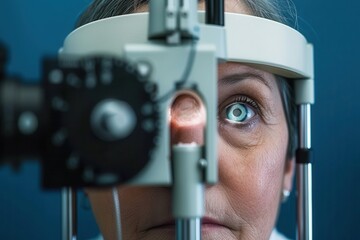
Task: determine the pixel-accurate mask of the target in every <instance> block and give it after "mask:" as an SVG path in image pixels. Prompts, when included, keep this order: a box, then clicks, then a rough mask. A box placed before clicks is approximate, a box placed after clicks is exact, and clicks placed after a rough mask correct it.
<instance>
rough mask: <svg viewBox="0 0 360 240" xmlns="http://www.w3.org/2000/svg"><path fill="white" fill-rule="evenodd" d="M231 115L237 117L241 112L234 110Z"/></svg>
mask: <svg viewBox="0 0 360 240" xmlns="http://www.w3.org/2000/svg"><path fill="white" fill-rule="evenodd" d="M233 114H234V116H235V117H239V116H240V115H241V110H240V109H238V108H237V109H234V111H233Z"/></svg>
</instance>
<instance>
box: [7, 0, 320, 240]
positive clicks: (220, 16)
mask: <svg viewBox="0 0 360 240" xmlns="http://www.w3.org/2000/svg"><path fill="white" fill-rule="evenodd" d="M197 7H198V5H197V1H192V0H182V1H180V0H152V1H150V4H149V13H134V14H129V15H123V16H115V17H110V18H105V19H101V20H98V21H95V22H92V23H88V24H86V25H84V26H81V27H80V28H78V29H76V30H74V31H73V32H72V33H70V34H69V35H68V37H67V38H66V39H65V41H64V44H63V46H62V48H61V49H60V50H59V55H58V57H56V58H53V59H51V58H47V59H45V60H44V63H43V75H42V79H41V81H40V83H39V84H25V83H21V82H19V81H15V80H11V79H9V78H8V77H7V76H6V74H5V72H4V71H1V72H0V77H1V82H0V112H1V114H0V127H1V130H0V141H1V147H0V164H10V165H13V166H18V165H19V164H21V162H22V161H24V160H26V159H29V158H31V159H39V162H40V165H41V168H42V176H41V178H42V184H43V188H44V189H45V190H46V189H61V190H62V212H63V216H62V225H63V226H62V227H63V236H62V239H63V240H74V239H77V236H76V235H77V234H76V228H77V223H76V221H77V220H76V194H75V193H76V189H78V188H80V187H97V188H102V187H111V186H115V185H120V184H124V185H136V186H166V187H171V191H172V203H171V206H172V215H173V217H174V219H175V220H176V222H175V223H176V225H175V226H176V239H177V240H200V239H201V219H202V217H203V215H204V191H205V187H206V186H207V185H213V184H216V183H217V181H218V166H217V157H218V152H217V141H216V139H217V134H218V132H217V114H218V110H217V107H218V103H217V94H218V93H217V81H218V79H217V76H218V75H217V66H218V63H222V62H238V63H243V64H246V65H249V66H252V67H254V68H257V69H261V70H264V71H267V72H270V73H272V74H275V75H278V76H281V77H284V78H286V79H287V80H288V81H291V82H292V84H293V86H294V91H295V101H296V104H297V106H298V110H297V114H298V122H299V124H298V133H299V139H298V143H299V144H298V149H297V151H296V177H297V178H296V182H297V186H296V192H297V195H296V197H297V239H299V240H311V239H312V169H311V166H312V158H311V126H310V123H311V116H310V112H311V105H312V104H313V103H314V68H313V47H312V45H311V44H309V43H308V42H307V40H306V39H305V38H304V37H303V36H302V35H301V34H300V33H299V32H297V31H296V30H294V29H292V28H290V27H288V26H286V25H284V24H281V23H278V22H275V21H271V20H268V19H264V18H260V17H255V16H250V15H243V14H235V13H225V12H224V1H221V0H213V1H209V0H208V1H206V9H205V11H198V10H197ZM264 36H266V37H264ZM1 64H2V65H4V64H5V63H4V62H2V63H1ZM1 67H2V66H1ZM183 92H191V93H192V94H194V95H196V96H197V97H198V98H199V99H201V102H202V103H203V104H204V107H205V110H206V124H205V127H204V133H203V136H204V143H203V144H202V145H199V144H196V143H191V144H184V143H176V144H175V143H174V144H171V139H170V134H171V133H170V126H169V125H170V124H169V121H170V119H169V118H170V116H169V109H170V108H171V104H172V103H173V101H174V99H175V98H176V97H177V96H179V94H181V93H183ZM113 201H114V203H113V204H114V206H115V209H116V214H115V218H116V219H115V221H116V224H117V236H118V239H122V233H121V221H120V216H121V210H120V203H119V199H118V194H117V189H116V188H115V187H114V188H113Z"/></svg>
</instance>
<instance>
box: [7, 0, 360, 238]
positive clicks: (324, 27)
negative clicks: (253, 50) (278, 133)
mask: <svg viewBox="0 0 360 240" xmlns="http://www.w3.org/2000/svg"><path fill="white" fill-rule="evenodd" d="M89 2H90V1H89V0H77V1H71V0H62V1H48V0H33V1H22V0H11V1H10V0H0V40H1V41H3V42H5V43H6V45H7V46H8V48H9V50H10V60H9V64H8V67H7V72H8V74H10V75H13V74H17V75H20V76H21V77H22V78H25V79H27V80H28V81H36V79H39V77H40V62H41V57H42V56H44V55H54V54H56V51H57V49H58V48H59V47H60V46H61V45H62V41H63V39H64V38H65V36H66V35H67V34H68V33H69V32H70V31H71V30H72V29H73V25H74V23H75V19H76V18H77V16H78V15H79V13H80V12H81V11H82V10H83V9H84V8H85V7H86V5H87V4H88V3H89ZM294 2H295V5H296V6H297V9H298V15H299V26H300V27H299V29H300V31H301V32H302V33H303V34H304V35H305V36H306V37H307V38H308V40H309V41H310V42H312V43H313V44H314V45H315V64H316V67H315V73H316V104H315V106H314V107H313V118H312V123H313V126H312V127H313V131H312V136H313V141H312V144H313V147H314V149H315V163H314V165H313V182H314V184H313V195H314V203H313V204H314V239H316V240H317V239H359V237H358V235H359V234H358V232H357V231H358V230H359V229H360V207H359V203H360V185H359V183H360V174H359V173H358V172H359V171H360V146H358V144H359V142H360V141H359V138H360V127H359V123H360V101H359V100H358V98H359V90H358V89H360V72H359V70H360V67H359V65H360V60H359V56H360V47H359V45H360V16H359V10H360V3H359V2H358V1H350V0H344V1H341V2H338V1H337V2H335V1H325V0H318V1H312V0H301V1H300V0H295V1H294ZM39 172H40V168H39V166H38V164H36V163H31V162H29V163H26V164H24V165H23V166H22V167H21V169H20V171H19V172H18V173H14V172H13V171H12V170H11V169H10V168H9V167H7V166H5V167H4V166H3V167H1V168H0V239H55V240H56V239H60V230H61V228H60V193H59V192H57V191H53V192H43V191H41V189H40V187H39V186H40V183H39ZM79 199H80V200H79V214H80V221H79V237H80V239H87V238H90V237H93V236H95V235H96V233H97V232H98V229H97V226H96V224H95V222H94V219H93V217H92V214H91V211H90V210H89V206H88V202H87V200H86V198H85V197H84V196H83V194H82V193H79ZM278 225H279V228H280V230H281V231H282V232H285V233H286V235H287V236H289V237H291V238H293V239H294V238H295V197H294V194H292V196H291V197H290V200H289V201H288V202H287V203H286V204H284V205H283V211H282V212H281V215H280V220H279V224H278Z"/></svg>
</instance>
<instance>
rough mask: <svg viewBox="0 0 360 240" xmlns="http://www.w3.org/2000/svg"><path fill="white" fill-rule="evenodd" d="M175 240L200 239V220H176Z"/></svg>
mask: <svg viewBox="0 0 360 240" xmlns="http://www.w3.org/2000/svg"><path fill="white" fill-rule="evenodd" d="M175 224H176V239H178V240H200V239H201V219H200V218H193V219H177V220H176V223H175Z"/></svg>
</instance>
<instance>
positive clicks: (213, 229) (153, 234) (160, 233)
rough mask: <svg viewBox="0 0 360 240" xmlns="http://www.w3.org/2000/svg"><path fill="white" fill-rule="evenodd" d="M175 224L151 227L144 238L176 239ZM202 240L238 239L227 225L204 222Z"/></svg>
mask: <svg viewBox="0 0 360 240" xmlns="http://www.w3.org/2000/svg"><path fill="white" fill-rule="evenodd" d="M175 236H176V230H175V226H163V227H157V228H153V229H150V230H148V231H146V232H144V234H143V235H142V237H141V239H142V240H153V239H157V240H170V239H171V240H172V239H174V240H175V239H176V237H175ZM201 239H202V240H225V239H226V240H231V239H236V238H235V236H234V233H233V232H232V231H231V230H230V229H229V228H227V227H224V226H219V225H213V224H204V225H203V226H202V229H201Z"/></svg>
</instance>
